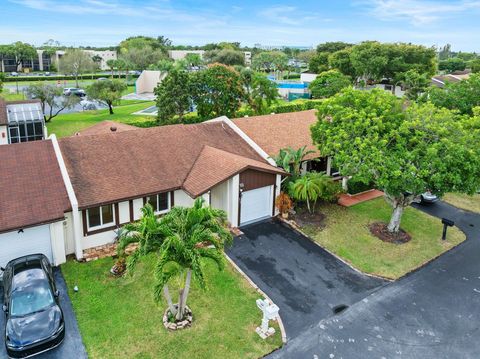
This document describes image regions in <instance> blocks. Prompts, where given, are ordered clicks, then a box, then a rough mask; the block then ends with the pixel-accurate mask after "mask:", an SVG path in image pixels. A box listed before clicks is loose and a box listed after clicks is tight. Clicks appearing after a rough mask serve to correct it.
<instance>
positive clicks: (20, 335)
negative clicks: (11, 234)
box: [2, 254, 65, 358]
mask: <svg viewBox="0 0 480 359" xmlns="http://www.w3.org/2000/svg"><path fill="white" fill-rule="evenodd" d="M2 270H3V286H4V298H3V311H4V312H5V315H6V325H5V345H6V349H7V354H8V355H9V356H10V357H12V358H28V357H30V356H33V355H37V354H40V353H43V352H45V351H47V350H50V349H53V348H55V347H57V346H58V345H60V344H61V343H62V341H63V338H64V336H65V324H64V320H63V312H62V309H61V308H60V305H59V292H58V291H57V289H56V286H55V282H54V279H53V272H52V267H51V265H50V263H49V261H48V259H47V257H45V256H44V255H43V254H34V255H29V256H25V257H20V258H17V259H14V260H12V261H10V262H9V263H8V264H7V266H6V267H5V268H4V269H3V268H2Z"/></svg>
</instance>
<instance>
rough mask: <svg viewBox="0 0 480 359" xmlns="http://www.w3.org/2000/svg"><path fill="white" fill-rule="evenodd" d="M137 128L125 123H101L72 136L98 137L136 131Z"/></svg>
mask: <svg viewBox="0 0 480 359" xmlns="http://www.w3.org/2000/svg"><path fill="white" fill-rule="evenodd" d="M138 129H139V127H136V126H130V125H127V124H125V123H121V122H115V121H108V120H106V121H102V122H99V123H97V124H95V125H93V126H90V127H87V128H85V129H83V130H80V131H78V132H77V133H75V135H74V136H80V135H81V136H90V135H100V134H103V133H110V132H124V131H131V130H138Z"/></svg>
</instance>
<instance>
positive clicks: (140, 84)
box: [135, 70, 167, 95]
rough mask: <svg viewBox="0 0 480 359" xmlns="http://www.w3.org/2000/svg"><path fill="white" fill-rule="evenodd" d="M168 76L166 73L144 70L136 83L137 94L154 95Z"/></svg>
mask: <svg viewBox="0 0 480 359" xmlns="http://www.w3.org/2000/svg"><path fill="white" fill-rule="evenodd" d="M166 76H167V73H166V72H162V71H154V70H143V71H142V73H141V74H140V76H139V77H138V79H137V80H136V81H135V93H136V94H137V95H140V94H153V92H154V90H155V87H157V85H158V84H159V83H160V82H162V81H163V79H164V78H165V77H166Z"/></svg>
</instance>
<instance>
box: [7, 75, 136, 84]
mask: <svg viewBox="0 0 480 359" xmlns="http://www.w3.org/2000/svg"><path fill="white" fill-rule="evenodd" d="M101 77H106V78H110V75H106V74H95V75H80V76H78V79H79V80H92V79H99V78H101ZM128 77H129V78H137V77H138V76H137V75H128ZM120 78H123V79H124V78H125V74H122V75H120ZM114 79H118V75H117V74H116V75H115V76H114ZM17 80H18V81H49V80H50V81H59V80H75V76H18V77H11V76H9V77H6V78H5V80H4V82H16V81H17Z"/></svg>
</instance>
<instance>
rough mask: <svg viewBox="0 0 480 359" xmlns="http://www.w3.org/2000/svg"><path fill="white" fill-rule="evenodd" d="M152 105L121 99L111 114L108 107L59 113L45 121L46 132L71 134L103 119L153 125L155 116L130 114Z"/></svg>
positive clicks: (58, 135)
mask: <svg viewBox="0 0 480 359" xmlns="http://www.w3.org/2000/svg"><path fill="white" fill-rule="evenodd" d="M153 105H155V103H154V102H151V101H129V100H122V101H121V103H120V105H119V106H115V107H114V114H113V115H110V114H109V113H108V109H102V110H96V111H83V112H76V113H67V114H60V115H58V116H57V117H55V118H53V119H52V121H51V122H49V123H47V128H48V133H49V134H52V133H54V134H55V135H56V136H57V137H65V136H71V135H73V134H75V132H78V131H80V130H82V129H84V128H87V127H90V126H92V125H94V124H96V123H98V122H101V121H105V120H110V121H118V122H123V123H127V124H130V125H136V126H139V127H149V126H154V125H155V121H156V117H155V116H142V115H133V114H132V113H134V112H137V111H141V110H144V109H146V108H147V107H150V106H153Z"/></svg>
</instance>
